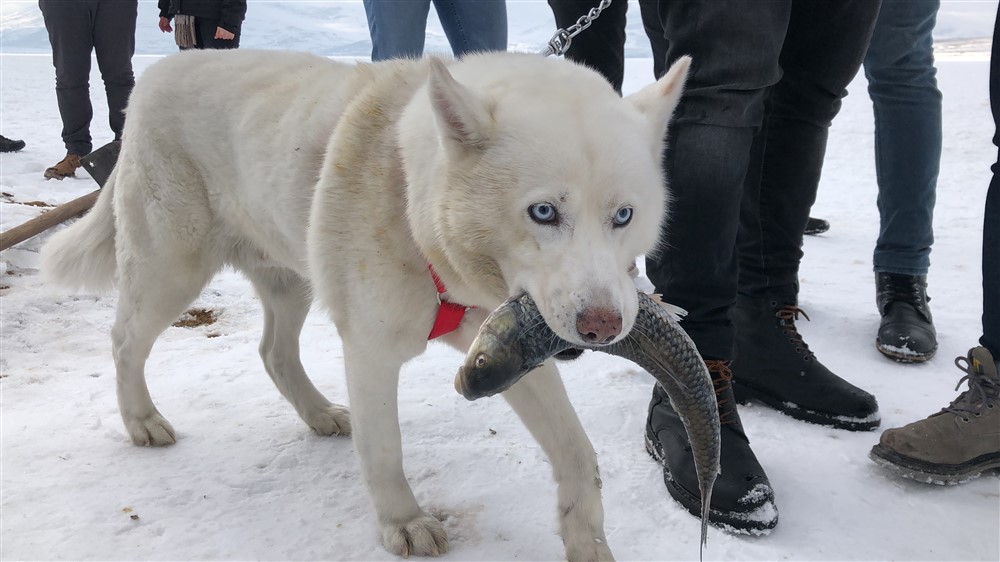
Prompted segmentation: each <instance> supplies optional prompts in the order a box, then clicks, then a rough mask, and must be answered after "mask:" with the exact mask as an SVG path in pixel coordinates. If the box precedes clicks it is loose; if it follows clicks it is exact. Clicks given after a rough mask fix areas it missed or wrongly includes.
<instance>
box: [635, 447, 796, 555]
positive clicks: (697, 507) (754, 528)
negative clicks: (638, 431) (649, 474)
mask: <svg viewBox="0 0 1000 562" xmlns="http://www.w3.org/2000/svg"><path fill="white" fill-rule="evenodd" d="M645 444H646V452H647V453H649V456H651V457H653V460H655V461H656V462H658V463H660V465H661V466H663V476H664V478H663V479H664V481H665V483H666V485H667V492H668V493H669V494H670V497H672V498H674V500H676V501H677V503H679V504H681V506H683V507H684V509H686V510H687V511H688V513H690V514H691V515H694V516H695V517H697V518H699V519H701V497H699V496H695V495H694V494H692V493H690V492H688V491H687V490H686V489H684V487H682V486H681V485H680V484H678V483H677V482H676V481H675V480H674V478H673V476H671V474H670V468H669V467H667V460H666V456H665V455H664V454H663V449H662V448H660V446H659V444H657V443H655V442H654V441H653V440H652V439H651V438H650V437H649V434H648V433H647V434H646V435H645ZM708 523H709V525H712V526H713V527H716V528H719V529H722V530H723V531H726V532H729V533H733V534H738V535H756V536H764V535H769V534H770V533H771V530H772V529H774V527H775V526H776V525H777V524H778V508H777V506H775V505H774V500H773V499H772V498H767V499H766V500H764V501H763V502H761V503H760V504H758V505H754V506H752V509H751V510H749V511H721V510H718V509H715V508H713V507H711V506H709V512H708Z"/></svg>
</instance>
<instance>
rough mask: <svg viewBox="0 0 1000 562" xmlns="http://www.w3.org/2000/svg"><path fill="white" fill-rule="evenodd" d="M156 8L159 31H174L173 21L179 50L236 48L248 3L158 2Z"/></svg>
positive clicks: (205, 0)
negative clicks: (171, 23) (158, 11)
mask: <svg viewBox="0 0 1000 562" xmlns="http://www.w3.org/2000/svg"><path fill="white" fill-rule="evenodd" d="M157 5H158V7H159V8H160V23H159V26H160V31H162V32H164V33H170V32H172V31H174V28H173V27H172V26H171V25H170V20H171V19H173V20H174V25H175V26H176V27H177V32H176V34H175V40H176V42H177V47H178V48H179V49H180V50H182V51H183V50H186V49H238V48H239V46H240V29H241V28H242V26H243V20H244V19H245V18H246V14H247V0H159V2H158V4H157Z"/></svg>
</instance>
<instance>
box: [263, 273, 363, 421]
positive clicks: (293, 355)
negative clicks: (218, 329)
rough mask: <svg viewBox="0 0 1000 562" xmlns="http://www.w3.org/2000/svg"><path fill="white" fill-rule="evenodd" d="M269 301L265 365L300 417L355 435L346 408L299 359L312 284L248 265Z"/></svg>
mask: <svg viewBox="0 0 1000 562" xmlns="http://www.w3.org/2000/svg"><path fill="white" fill-rule="evenodd" d="M244 273H245V274H246V276H247V277H248V278H249V279H250V281H251V282H252V283H253V286H254V288H255V289H257V294H258V295H259V296H260V301H261V304H262V305H263V306H264V334H263V336H262V337H261V340H260V357H261V359H262V360H263V361H264V368H265V369H266V370H267V374H268V375H270V376H271V380H272V381H274V385H275V386H276V387H278V390H279V391H280V392H281V394H282V396H284V397H285V398H286V399H287V400H288V401H289V402H291V403H292V406H294V407H295V411H296V412H298V414H299V417H301V418H302V420H303V421H305V422H306V423H307V424H308V425H309V427H311V428H313V430H315V431H316V433H319V434H320V435H350V434H351V420H350V415H349V413H348V410H347V408H345V407H344V406H340V405H337V404H331V403H330V401H328V400H327V399H326V397H324V396H323V395H322V394H321V393H320V392H319V391H318V390H316V387H315V386H313V383H312V381H310V380H309V377H308V375H306V371H305V369H304V368H303V367H302V361H301V360H300V359H299V334H300V333H301V331H302V324H303V323H304V322H305V319H306V315H307V314H308V313H309V305H310V304H311V303H312V296H311V295H310V293H309V284H308V283H307V282H306V280H305V279H303V278H302V277H300V276H299V275H297V274H296V273H295V272H293V271H290V270H287V269H278V268H269V269H250V268H247V269H244Z"/></svg>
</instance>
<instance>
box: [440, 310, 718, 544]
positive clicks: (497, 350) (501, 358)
mask: <svg viewBox="0 0 1000 562" xmlns="http://www.w3.org/2000/svg"><path fill="white" fill-rule="evenodd" d="M638 297H639V313H638V315H637V317H636V320H635V324H634V326H633V328H632V330H631V331H630V332H629V333H628V334H627V335H626V336H625V337H624V338H622V339H621V340H619V341H617V342H615V343H613V344H610V345H604V346H597V345H595V346H581V345H577V344H572V343H570V342H567V341H566V340H563V339H562V338H560V337H559V336H557V335H556V334H555V333H554V332H553V331H552V329H551V328H549V327H548V325H547V324H546V323H545V320H544V319H543V318H542V315H541V313H540V312H539V310H538V307H537V306H536V305H535V303H534V301H533V300H532V299H531V297H530V296H528V295H527V294H524V295H521V296H519V297H514V298H511V299H509V300H508V301H507V302H505V303H504V304H503V305H501V306H500V307H499V308H497V309H496V310H495V311H493V313H491V314H490V316H489V317H488V318H487V319H486V321H485V322H484V323H483V326H482V328H480V331H479V334H478V335H477V337H476V339H475V341H473V343H472V346H471V347H470V348H469V353H468V355H467V356H466V361H465V363H464V364H463V366H462V367H461V368H460V369H459V372H458V375H457V376H456V377H455V388H456V390H458V391H459V392H460V393H462V395H463V396H465V397H466V398H468V399H469V400H475V399H477V398H482V397H484V396H491V395H494V394H496V393H498V392H502V391H504V390H506V389H507V388H509V387H510V386H511V385H513V384H514V383H515V382H517V380H518V379H520V378H521V377H522V376H524V375H525V374H527V373H528V372H529V371H531V370H532V369H534V368H536V367H538V366H539V365H541V364H542V362H544V361H545V360H546V359H548V358H550V357H552V356H553V355H555V354H556V353H559V352H560V351H564V350H566V349H569V348H573V347H577V348H586V349H593V350H595V351H601V352H604V353H609V354H612V355H617V356H619V357H623V358H625V359H629V360H630V361H633V362H635V363H636V364H638V365H639V366H640V367H642V368H643V369H645V370H646V371H648V372H649V373H650V374H651V375H653V377H654V378H655V379H656V381H657V384H659V385H661V386H662V387H663V389H664V390H665V391H666V393H667V396H668V398H669V399H670V403H671V405H672V406H673V408H674V410H676V411H677V413H678V415H680V417H681V420H682V421H683V422H684V428H685V429H686V430H687V433H688V439H689V441H690V443H691V452H692V454H693V455H694V463H695V470H696V472H697V474H698V480H699V482H698V485H699V489H700V492H701V498H702V514H701V515H702V527H701V544H702V545H704V544H705V541H706V539H707V533H708V527H707V525H708V516H709V504H710V498H711V495H712V487H713V485H714V483H715V478H716V476H717V475H718V473H719V456H720V449H721V435H720V426H719V411H718V404H717V403H716V399H715V388H714V386H713V385H712V378H711V375H710V374H709V372H708V369H707V368H706V366H705V362H704V361H703V360H702V358H701V356H700V355H699V354H698V350H697V348H696V347H695V344H694V342H693V341H691V338H690V337H689V336H688V335H687V333H686V332H684V330H683V329H682V328H681V326H680V324H679V323H678V322H677V320H676V319H675V318H674V316H673V314H671V313H670V312H668V311H667V310H666V309H665V308H664V307H663V306H662V305H661V304H660V303H659V302H657V301H655V300H653V299H652V298H650V297H649V296H648V295H646V294H645V293H642V292H639V293H638Z"/></svg>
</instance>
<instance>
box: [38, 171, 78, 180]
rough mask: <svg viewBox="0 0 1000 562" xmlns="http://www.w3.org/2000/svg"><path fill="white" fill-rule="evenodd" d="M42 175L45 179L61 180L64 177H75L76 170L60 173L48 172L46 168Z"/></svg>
mask: <svg viewBox="0 0 1000 562" xmlns="http://www.w3.org/2000/svg"><path fill="white" fill-rule="evenodd" d="M43 175H44V176H45V179H47V180H62V179H65V178H75V177H76V172H73V173H72V174H61V173H59V172H49V171H48V170H45V173H44V174H43Z"/></svg>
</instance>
